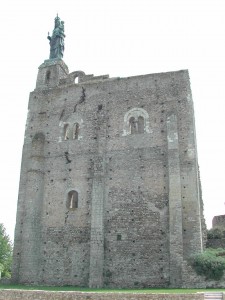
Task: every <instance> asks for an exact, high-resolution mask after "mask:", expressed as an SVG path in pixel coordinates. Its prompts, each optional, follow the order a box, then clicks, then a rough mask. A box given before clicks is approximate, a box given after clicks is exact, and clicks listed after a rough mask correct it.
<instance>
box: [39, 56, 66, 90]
mask: <svg viewBox="0 0 225 300" xmlns="http://www.w3.org/2000/svg"><path fill="white" fill-rule="evenodd" d="M68 74H69V69H68V67H67V65H66V64H65V63H64V61H63V60H62V59H47V60H45V61H44V63H43V64H41V65H40V67H39V71H38V76H37V82H36V88H37V89H40V88H43V89H45V88H49V87H50V88H51V87H55V86H57V85H58V84H59V81H60V79H62V78H66V77H67V75H68Z"/></svg>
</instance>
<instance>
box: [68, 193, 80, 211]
mask: <svg viewBox="0 0 225 300" xmlns="http://www.w3.org/2000/svg"><path fill="white" fill-rule="evenodd" d="M66 207H67V209H69V210H75V209H77V208H78V192H77V191H70V192H69V193H68V196H67V201H66Z"/></svg>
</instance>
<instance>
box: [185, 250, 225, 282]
mask: <svg viewBox="0 0 225 300" xmlns="http://www.w3.org/2000/svg"><path fill="white" fill-rule="evenodd" d="M191 265H192V266H193V268H194V270H195V271H196V273H197V274H198V275H203V276H205V277H206V279H214V280H219V279H221V278H222V276H223V271H224V270H225V249H222V248H218V249H210V248H209V249H207V250H205V251H204V252H202V253H200V254H197V255H195V256H194V257H193V258H192V260H191Z"/></svg>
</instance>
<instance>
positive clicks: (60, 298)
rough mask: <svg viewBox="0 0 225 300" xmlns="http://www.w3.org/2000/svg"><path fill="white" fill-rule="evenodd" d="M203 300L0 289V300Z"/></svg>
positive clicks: (188, 296) (200, 296) (199, 299)
mask: <svg viewBox="0 0 225 300" xmlns="http://www.w3.org/2000/svg"><path fill="white" fill-rule="evenodd" d="M33 299H35V300H87V299H88V300H203V299H204V294H203V293H196V294H127V293H80V292H47V291H23V290H0V300H33Z"/></svg>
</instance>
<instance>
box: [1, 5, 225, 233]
mask: <svg viewBox="0 0 225 300" xmlns="http://www.w3.org/2000/svg"><path fill="white" fill-rule="evenodd" d="M57 12H58V13H59V17H60V18H61V19H62V20H63V21H65V33H66V39H65V47H66V49H65V53H64V61H65V63H66V64H67V65H68V67H69V70H70V72H72V71H76V70H82V71H84V72H85V73H86V74H93V73H94V74H95V75H102V74H109V75H110V76H111V77H117V76H119V77H127V76H132V75H141V74H150V73H157V72H168V71H176V70H181V69H189V72H190V78H191V86H192V93H193V100H194V105H195V119H196V131H197V143H198V156H199V165H200V172H201V181H202V189H203V200H204V205H205V218H206V221H207V225H208V227H209V228H210V227H211V221H212V217H213V216H214V215H221V214H225V209H224V202H225V197H224V194H225V192H224V191H225V189H224V186H225V136H224V113H225V104H224V103H225V88H224V85H225V84H224V81H225V59H224V55H225V43H224V40H225V1H224V0H61V1H59V0H55V1H51V0H20V1H18V0H7V1H4V2H3V1H2V3H1V4H0V20H1V24H2V25H1V28H2V29H1V46H0V57H1V67H0V95H1V98H0V101H1V118H2V119H1V120H2V121H1V124H2V129H1V147H0V151H1V155H0V166H1V168H0V183H1V197H0V222H1V223H4V225H5V227H6V229H7V232H8V234H10V236H11V238H12V239H13V231H14V226H15V219H16V205H17V194H18V186H19V173H20V163H21V154H22V145H23V137H24V128H25V122H26V114H27V105H28V98H29V93H30V92H31V91H32V90H33V89H34V88H35V83H36V76H37V72H38V67H39V65H40V64H41V63H43V61H44V60H45V59H47V58H48V56H49V44H48V40H47V33H48V31H49V32H50V33H51V32H52V30H53V26H54V18H55V16H56V13H57Z"/></svg>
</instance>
